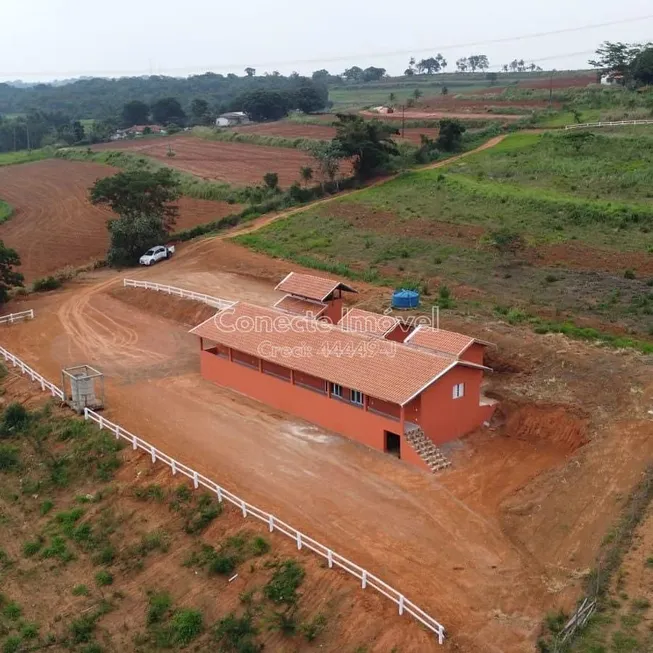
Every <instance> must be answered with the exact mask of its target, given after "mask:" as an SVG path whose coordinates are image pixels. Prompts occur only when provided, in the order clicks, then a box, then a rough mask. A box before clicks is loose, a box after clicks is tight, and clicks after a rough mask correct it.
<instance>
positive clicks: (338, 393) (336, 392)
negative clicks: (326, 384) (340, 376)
mask: <svg viewBox="0 0 653 653" xmlns="http://www.w3.org/2000/svg"><path fill="white" fill-rule="evenodd" d="M331 394H332V395H333V396H334V397H340V399H342V386H341V385H338V384H337V383H332V384H331Z"/></svg>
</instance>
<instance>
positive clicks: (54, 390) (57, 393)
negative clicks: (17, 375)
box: [0, 347, 64, 401]
mask: <svg viewBox="0 0 653 653" xmlns="http://www.w3.org/2000/svg"><path fill="white" fill-rule="evenodd" d="M0 355H1V356H3V357H4V359H5V360H6V361H7V362H9V363H11V364H12V365H13V366H14V367H18V368H19V369H20V371H21V372H22V373H23V374H27V375H28V376H29V377H30V378H31V379H32V381H36V382H37V383H38V384H39V385H40V386H41V390H43V391H45V390H47V391H48V392H50V394H51V395H52V396H53V397H57V398H58V399H61V400H62V401H63V398H64V395H63V390H62V389H61V388H59V387H57V386H56V385H54V383H50V381H48V380H47V379H45V378H44V377H42V376H41V375H40V374H39V373H38V372H35V371H34V370H33V369H32V368H31V367H30V366H29V365H27V364H26V363H23V361H22V360H20V358H18V357H17V356H14V355H13V354H12V353H11V352H9V351H7V350H6V349H5V348H4V347H0Z"/></svg>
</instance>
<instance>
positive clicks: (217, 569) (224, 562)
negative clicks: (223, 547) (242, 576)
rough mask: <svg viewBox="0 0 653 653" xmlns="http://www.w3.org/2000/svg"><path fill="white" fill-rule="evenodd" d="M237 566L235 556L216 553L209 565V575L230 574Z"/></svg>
mask: <svg viewBox="0 0 653 653" xmlns="http://www.w3.org/2000/svg"><path fill="white" fill-rule="evenodd" d="M237 564H238V558H237V557H236V556H235V555H230V554H224V553H216V554H215V556H214V557H213V559H212V560H211V563H210V564H209V573H211V574H223V575H226V574H230V573H231V572H232V571H233V570H234V569H235V568H236V565H237Z"/></svg>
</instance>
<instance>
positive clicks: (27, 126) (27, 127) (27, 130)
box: [25, 122, 32, 152]
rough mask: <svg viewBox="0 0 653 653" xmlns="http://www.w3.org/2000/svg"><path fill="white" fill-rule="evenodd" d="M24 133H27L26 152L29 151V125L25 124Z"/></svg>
mask: <svg viewBox="0 0 653 653" xmlns="http://www.w3.org/2000/svg"><path fill="white" fill-rule="evenodd" d="M25 131H26V132H27V151H28V152H29V151H31V149H32V148H31V147H30V142H29V123H28V122H26V123H25Z"/></svg>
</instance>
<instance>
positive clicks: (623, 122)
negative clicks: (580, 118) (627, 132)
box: [565, 120, 653, 129]
mask: <svg viewBox="0 0 653 653" xmlns="http://www.w3.org/2000/svg"><path fill="white" fill-rule="evenodd" d="M621 125H653V120H610V121H603V122H583V123H580V124H578V125H565V129H586V128H590V127H619V126H621Z"/></svg>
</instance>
